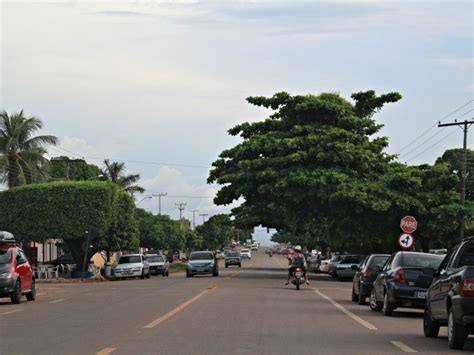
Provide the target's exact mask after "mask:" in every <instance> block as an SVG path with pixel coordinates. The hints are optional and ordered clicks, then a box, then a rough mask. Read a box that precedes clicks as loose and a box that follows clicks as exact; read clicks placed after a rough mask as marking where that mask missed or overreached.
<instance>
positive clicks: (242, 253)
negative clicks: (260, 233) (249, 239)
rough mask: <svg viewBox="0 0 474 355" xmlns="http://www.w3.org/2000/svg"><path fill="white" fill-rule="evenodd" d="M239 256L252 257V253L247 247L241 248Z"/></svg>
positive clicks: (243, 257)
mask: <svg viewBox="0 0 474 355" xmlns="http://www.w3.org/2000/svg"><path fill="white" fill-rule="evenodd" d="M240 256H241V258H242V259H252V253H251V251H250V250H249V249H242V250H241V251H240Z"/></svg>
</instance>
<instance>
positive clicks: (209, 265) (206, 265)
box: [186, 251, 219, 277]
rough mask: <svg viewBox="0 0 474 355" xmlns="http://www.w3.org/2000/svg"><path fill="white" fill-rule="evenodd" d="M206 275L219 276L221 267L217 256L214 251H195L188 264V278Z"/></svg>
mask: <svg viewBox="0 0 474 355" xmlns="http://www.w3.org/2000/svg"><path fill="white" fill-rule="evenodd" d="M206 274H212V276H214V277H216V276H219V265H218V263H217V259H216V256H215V254H214V253H213V252H212V251H193V252H192V253H191V255H190V256H189V261H188V263H187V264H186V277H193V276H194V275H206Z"/></svg>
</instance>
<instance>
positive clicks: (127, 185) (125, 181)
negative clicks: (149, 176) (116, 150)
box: [102, 159, 145, 195]
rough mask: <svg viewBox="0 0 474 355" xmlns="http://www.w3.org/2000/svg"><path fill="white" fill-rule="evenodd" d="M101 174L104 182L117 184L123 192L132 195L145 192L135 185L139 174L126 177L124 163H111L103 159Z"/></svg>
mask: <svg viewBox="0 0 474 355" xmlns="http://www.w3.org/2000/svg"><path fill="white" fill-rule="evenodd" d="M102 173H103V175H104V179H105V180H107V181H111V182H113V183H114V184H117V185H118V186H120V187H121V188H122V189H123V190H124V191H125V192H128V193H130V194H132V195H133V194H134V193H136V192H138V193H143V192H145V189H144V188H143V187H141V186H140V185H137V182H138V180H140V174H131V175H126V174H125V163H123V162H116V161H114V162H111V161H110V160H109V159H105V160H104V168H103V170H102Z"/></svg>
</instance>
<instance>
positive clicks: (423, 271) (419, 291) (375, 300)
mask: <svg viewBox="0 0 474 355" xmlns="http://www.w3.org/2000/svg"><path fill="white" fill-rule="evenodd" d="M442 260H443V257H442V256H440V255H435V254H428V253H416V252H406V251H399V252H396V253H394V254H392V255H391V256H390V258H389V259H388V260H387V262H386V263H385V265H384V267H383V269H382V271H381V272H380V273H379V275H378V276H377V278H376V279H375V281H374V288H373V289H372V292H371V294H370V308H371V309H372V310H373V311H379V310H382V311H383V313H384V314H385V315H386V316H390V315H392V313H393V311H394V310H395V309H396V308H397V307H407V308H424V307H425V303H426V299H425V298H426V291H427V290H428V287H429V286H430V284H431V281H432V280H433V273H434V270H437V269H438V267H439V265H440V264H441V261H442Z"/></svg>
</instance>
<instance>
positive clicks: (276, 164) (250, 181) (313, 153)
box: [208, 91, 459, 253]
mask: <svg viewBox="0 0 474 355" xmlns="http://www.w3.org/2000/svg"><path fill="white" fill-rule="evenodd" d="M400 98H401V95H400V94H398V93H389V94H385V95H381V96H377V95H376V94H375V92H374V91H367V92H359V93H355V94H353V95H352V99H353V100H354V101H353V103H351V102H349V101H347V100H345V99H344V98H342V97H341V96H340V95H338V94H335V93H323V94H320V95H318V96H314V95H305V96H291V95H289V94H287V93H284V92H282V93H277V94H275V95H274V96H273V97H270V98H266V97H249V98H248V99H247V101H248V102H249V103H251V104H253V105H256V106H262V107H265V108H268V109H272V110H274V112H273V114H271V115H270V117H269V118H267V119H265V120H264V121H259V122H253V123H242V124H239V125H237V126H235V127H233V128H231V129H230V130H229V134H231V135H233V136H237V135H240V137H241V138H242V142H241V143H239V144H237V145H236V146H235V147H233V148H230V149H227V150H224V151H223V152H222V153H221V154H220V155H219V159H218V160H216V161H215V162H214V163H213V168H212V170H211V172H210V176H209V178H208V182H209V183H218V184H220V185H221V188H220V190H219V191H218V193H217V197H216V198H215V203H216V204H218V205H227V204H230V203H232V202H234V201H237V200H239V199H241V198H243V199H244V202H243V203H242V204H241V205H240V206H239V207H236V208H234V209H233V210H232V214H233V215H234V216H235V224H236V225H237V226H238V227H241V228H246V229H248V228H251V227H254V226H257V225H260V224H261V225H264V226H266V227H271V228H276V229H277V230H278V231H279V234H278V235H277V236H275V239H280V238H289V239H290V240H287V241H290V242H291V241H293V242H296V243H298V244H304V245H308V246H316V245H324V244H326V245H329V246H330V247H331V248H332V249H333V250H352V251H358V252H365V253H367V252H375V251H390V250H393V249H395V248H396V247H397V246H396V237H397V236H398V234H399V233H400V228H399V222H400V219H401V218H402V217H403V216H404V215H406V214H413V215H415V216H417V217H419V218H420V220H421V221H423V222H422V223H423V224H424V225H425V228H426V230H420V243H421V241H424V242H423V246H426V245H428V244H430V241H432V240H437V239H439V238H441V235H446V234H449V233H450V232H452V231H453V228H455V224H456V223H454V222H453V223H451V224H450V225H449V227H447V228H444V229H442V232H441V229H437V226H439V224H440V223H441V222H440V221H439V218H440V216H441V215H443V216H446V218H450V220H452V219H453V218H455V216H456V215H457V213H458V212H459V206H455V202H454V200H453V197H454V194H453V192H454V189H455V186H454V185H453V183H454V184H455V183H456V179H455V176H454V177H453V174H452V173H450V172H449V169H448V170H447V167H446V166H443V167H439V168H427V167H423V168H415V167H407V166H406V165H403V164H400V163H397V162H395V161H394V158H395V157H394V156H391V155H389V154H387V153H385V149H386V148H387V146H388V139H387V138H386V137H383V136H380V135H378V133H379V131H380V129H381V128H382V125H380V124H378V123H377V122H376V121H375V120H374V119H373V118H372V117H373V116H374V114H375V113H377V112H378V111H379V110H380V109H381V108H382V107H383V106H384V105H385V104H386V103H391V102H396V101H398V100H399V99H400ZM443 189H447V190H443ZM453 203H454V205H453ZM435 234H436V235H435ZM427 241H429V242H427Z"/></svg>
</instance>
